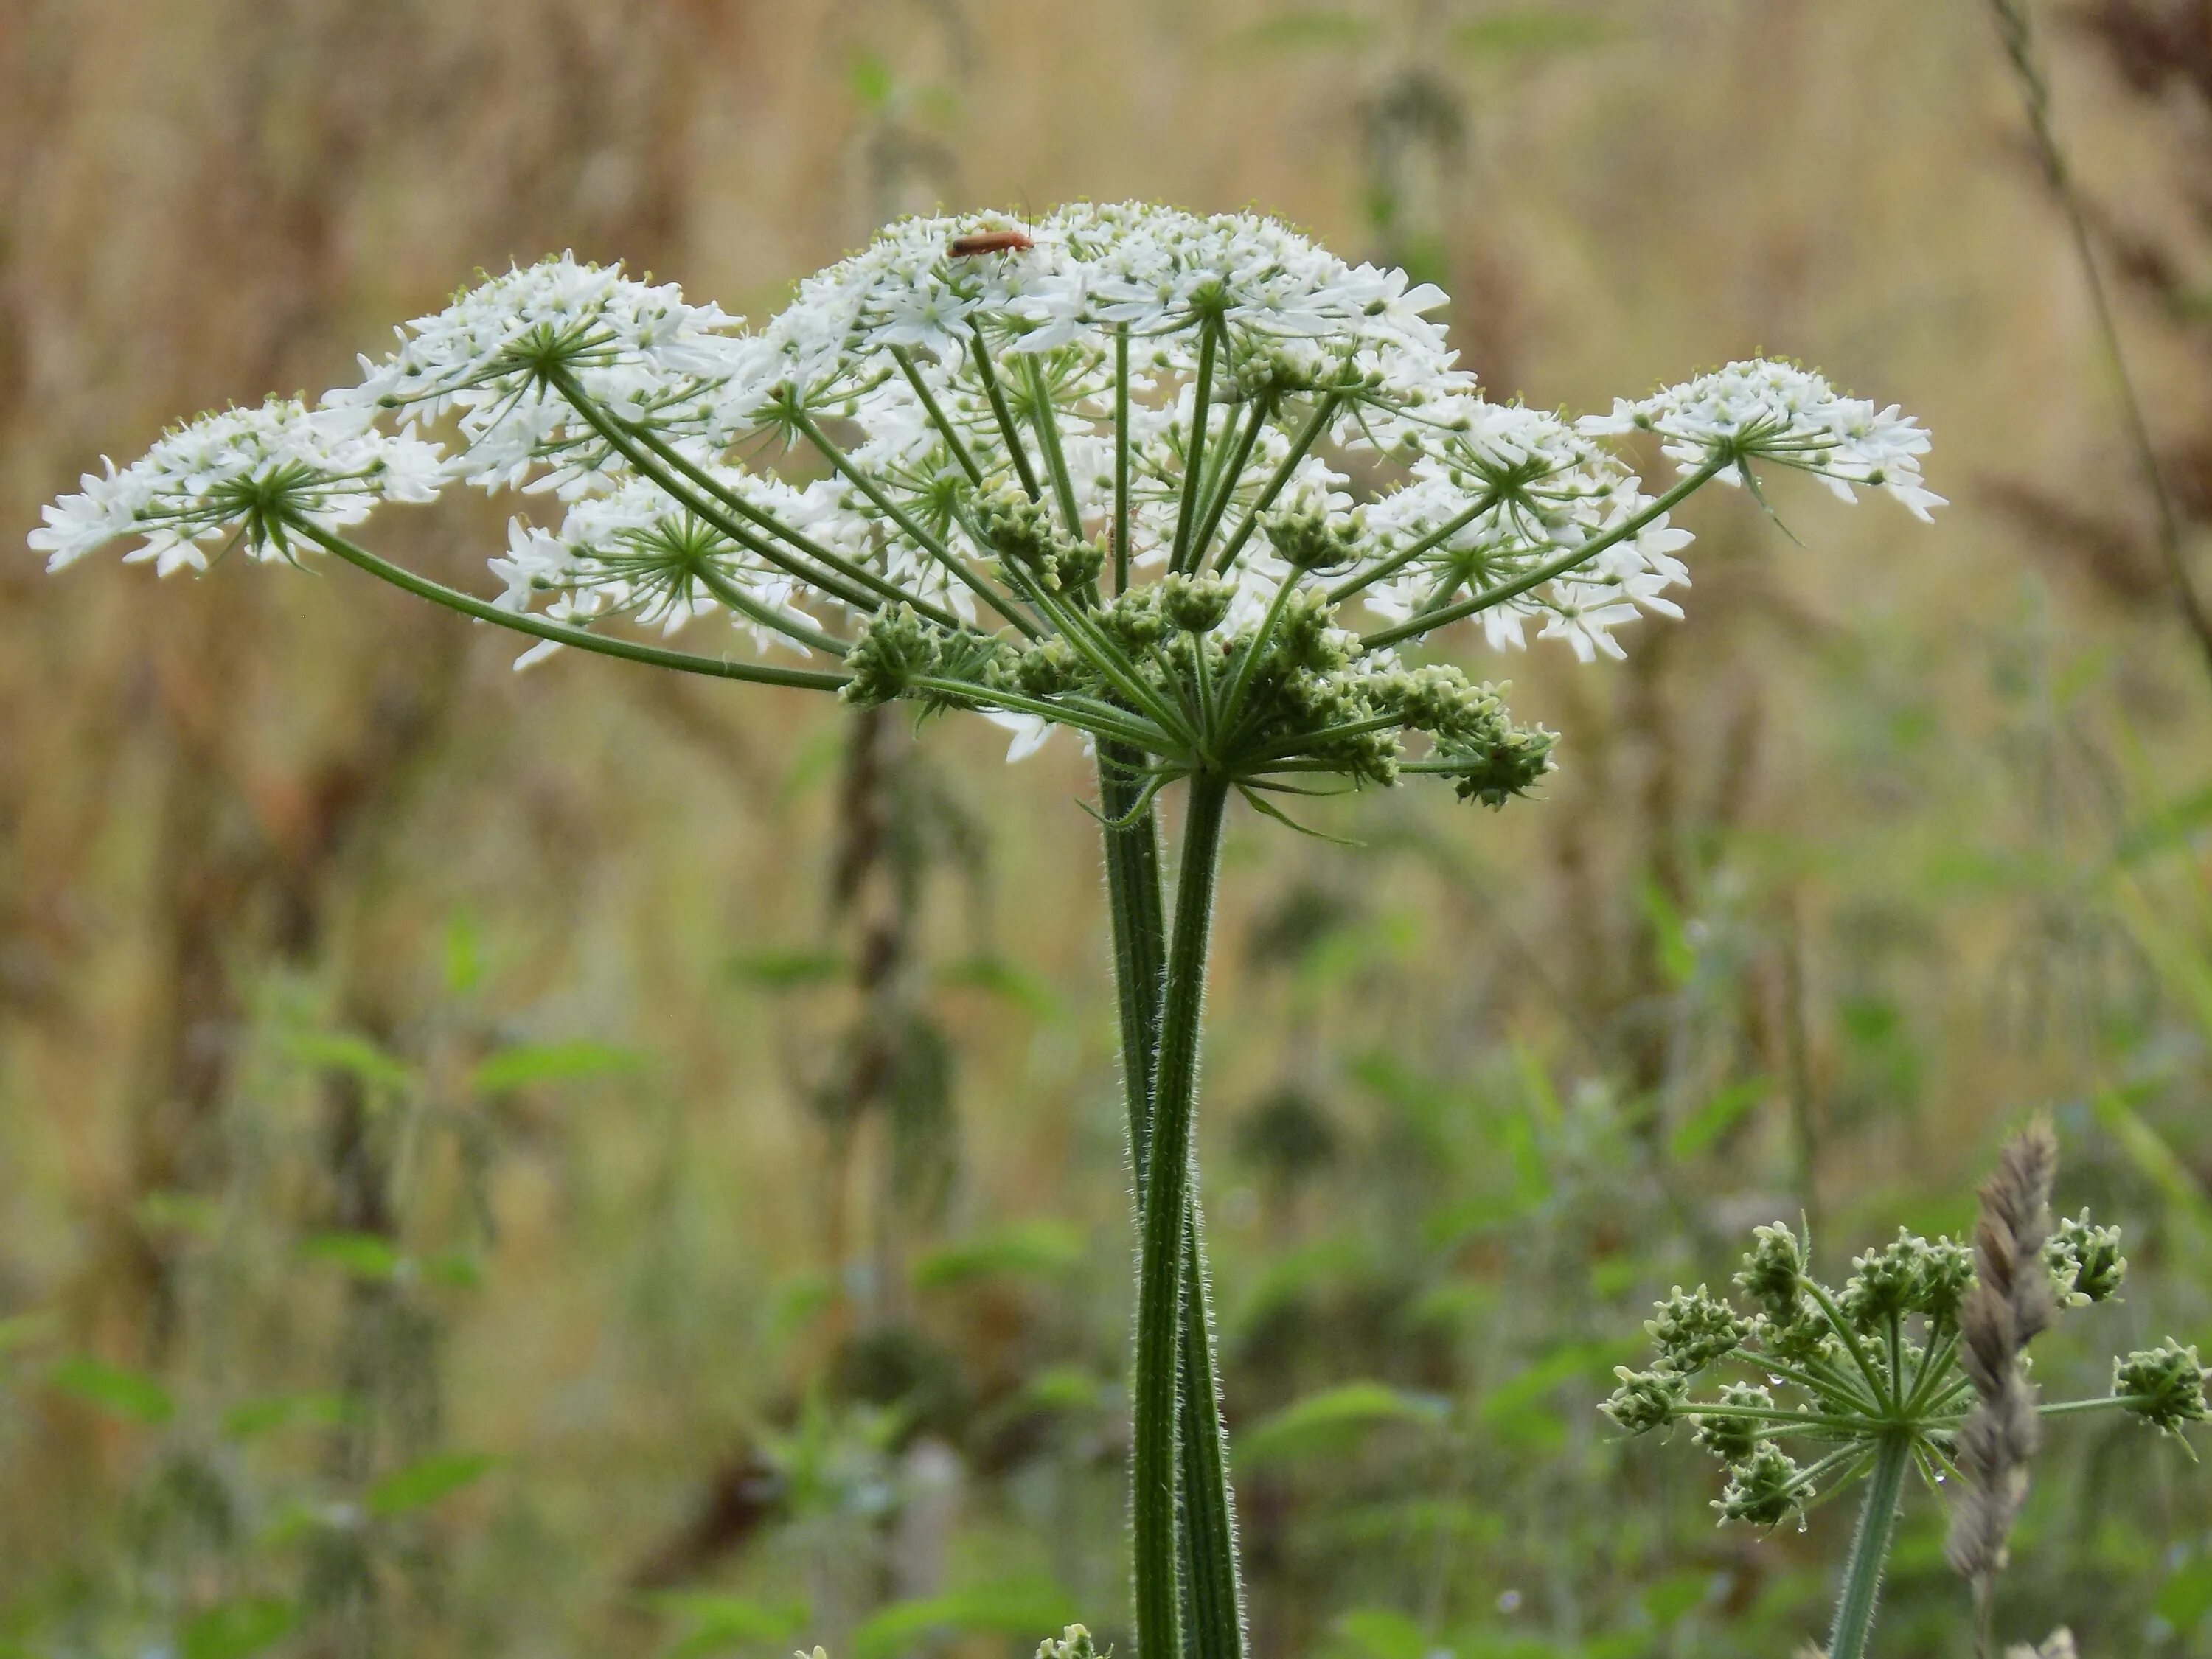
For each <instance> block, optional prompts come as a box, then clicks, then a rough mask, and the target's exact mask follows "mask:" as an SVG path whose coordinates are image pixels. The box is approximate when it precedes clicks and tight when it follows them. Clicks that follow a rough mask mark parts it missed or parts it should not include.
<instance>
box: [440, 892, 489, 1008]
mask: <svg viewBox="0 0 2212 1659" xmlns="http://www.w3.org/2000/svg"><path fill="white" fill-rule="evenodd" d="M444 966H445V976H446V989H447V991H448V992H449V993H451V994H453V995H454V996H457V997H465V996H466V995H467V994H469V993H470V992H471V991H473V990H475V989H476V988H477V986H479V985H481V984H482V983H483V935H482V934H480V933H478V932H477V923H476V918H475V917H474V916H471V915H470V914H469V913H468V912H467V911H465V910H457V911H455V912H454V913H453V920H451V921H448V922H447V924H446V939H445V963H444Z"/></svg>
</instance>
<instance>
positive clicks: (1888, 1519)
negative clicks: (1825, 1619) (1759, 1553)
mask: <svg viewBox="0 0 2212 1659" xmlns="http://www.w3.org/2000/svg"><path fill="white" fill-rule="evenodd" d="M1911 1466H1912V1435H1911V1431H1908V1430H1905V1429H1893V1430H1891V1431H1889V1432H1888V1433H1887V1434H1886V1435H1885V1436H1883V1437H1882V1442H1881V1448H1880V1449H1878V1450H1877V1451H1876V1452H1875V1458H1874V1473H1873V1474H1871V1475H1870V1476H1869V1477H1868V1480H1867V1495H1866V1505H1865V1507H1864V1508H1863V1509H1862V1510H1860V1511H1859V1528H1858V1531H1857V1533H1856V1534H1854V1535H1853V1536H1852V1539H1851V1554H1850V1560H1848V1561H1847V1562H1845V1563H1844V1588H1843V1592H1842V1594H1841V1595H1838V1597H1837V1598H1836V1622H1835V1624H1834V1626H1832V1628H1831V1629H1830V1631H1829V1632H1828V1659H1865V1656H1866V1650H1867V1638H1868V1637H1869V1636H1870V1635H1871V1634H1872V1633H1873V1631H1874V1613H1875V1602H1876V1601H1878V1600H1879V1599H1880V1598H1881V1574H1882V1569H1883V1567H1884V1566H1885V1565H1887V1563H1888V1560H1889V1546H1890V1541H1891V1540H1892V1539H1893V1538H1895V1537H1896V1535H1897V1510H1898V1500H1899V1498H1901V1497H1902V1496H1903V1494H1904V1491H1905V1471H1906V1470H1907V1469H1909V1468H1911Z"/></svg>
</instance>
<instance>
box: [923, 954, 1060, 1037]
mask: <svg viewBox="0 0 2212 1659" xmlns="http://www.w3.org/2000/svg"><path fill="white" fill-rule="evenodd" d="M938 981H939V983H940V984H943V985H945V986H949V987H962V988H969V989H974V990H978V991H988V992H989V993H991V994H992V995H994V996H998V997H1003V998H1005V999H1006V1000H1007V1001H1008V1002H1011V1003H1012V1004H1013V1005H1014V1006H1016V1007H1017V1008H1019V1009H1020V1010H1021V1011H1022V1012H1024V1013H1025V1014H1027V1015H1028V1016H1029V1017H1030V1018H1031V1019H1034V1020H1036V1021H1038V1022H1039V1023H1041V1024H1048V1023H1050V1022H1051V1021H1054V1020H1056V1019H1058V1018H1060V999H1059V998H1058V997H1056V996H1054V994H1053V992H1052V987H1050V986H1049V985H1047V984H1046V983H1045V982H1044V981H1043V980H1042V979H1040V978H1039V977H1038V976H1037V975H1035V974H1032V973H1030V972H1029V971H1028V970H1027V969H1022V968H1018V967H1016V966H1015V965H1014V964H1013V963H1011V962H1008V961H1007V960H1006V958H1005V957H969V959H968V960H967V961H965V962H956V963H951V964H950V965H949V966H947V967H945V968H944V969H940V970H939V973H938Z"/></svg>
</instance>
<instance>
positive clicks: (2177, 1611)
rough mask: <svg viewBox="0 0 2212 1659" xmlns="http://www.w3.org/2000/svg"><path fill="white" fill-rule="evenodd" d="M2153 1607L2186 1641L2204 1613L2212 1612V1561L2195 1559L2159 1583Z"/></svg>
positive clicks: (2152, 1603) (2151, 1605)
mask: <svg viewBox="0 0 2212 1659" xmlns="http://www.w3.org/2000/svg"><path fill="white" fill-rule="evenodd" d="M2150 1610H2151V1611H2152V1612H2153V1613H2156V1614H2157V1615H2158V1616H2159V1617H2160V1618H2161V1619H2163V1620H2166V1623H2167V1624H2169V1625H2171V1626H2173V1633H2174V1635H2175V1636H2176V1637H2178V1638H2181V1639H2182V1640H2184V1641H2186V1640H2187V1639H2188V1638H2189V1635H2190V1632H2192V1631H2194V1630H2195V1629H2196V1628H2197V1626H2199V1625H2200V1624H2202V1623H2203V1621H2204V1615H2205V1614H2206V1613H2212V1561H2193V1562H2191V1563H2190V1564H2189V1565H2187V1566H2185V1567H2184V1568H2182V1569H2181V1571H2179V1572H2177V1573H2175V1574H2174V1575H2173V1577H2171V1578H2169V1579H2167V1580H2166V1583H2163V1584H2160V1586H2159V1587H2158V1595H2156V1596H2155V1597H2154V1599H2153V1600H2152V1601H2151V1604H2150Z"/></svg>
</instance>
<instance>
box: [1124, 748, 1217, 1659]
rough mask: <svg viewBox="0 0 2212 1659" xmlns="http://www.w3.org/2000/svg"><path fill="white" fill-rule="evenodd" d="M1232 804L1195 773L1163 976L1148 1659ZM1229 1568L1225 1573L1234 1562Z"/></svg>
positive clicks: (1151, 1309) (1171, 1626)
mask: <svg viewBox="0 0 2212 1659" xmlns="http://www.w3.org/2000/svg"><path fill="white" fill-rule="evenodd" d="M1228 804H1229V782H1228V780H1227V779H1225V778H1224V777H1222V776H1220V775H1218V774H1217V773H1213V772H1200V773H1199V774H1197V775H1194V777H1193V778H1192V779H1191V783H1190V793H1189V800H1188V806H1187V809H1186V811H1185V816H1184V820H1183V851H1182V868H1181V870H1180V871H1179V872H1177V875H1176V903H1175V933H1174V936H1173V938H1172V939H1170V942H1169V946H1168V961H1167V971H1166V973H1165V975H1164V976H1163V978H1162V980H1161V995H1160V1041H1159V1060H1158V1066H1157V1069H1156V1071H1155V1073H1154V1083H1153V1090H1152V1134H1151V1137H1150V1145H1149V1146H1147V1147H1146V1159H1145V1163H1146V1170H1147V1171H1148V1173H1147V1175H1146V1181H1145V1205H1144V1239H1143V1245H1142V1249H1141V1251H1140V1253H1139V1263H1138V1300H1137V1358H1136V1376H1135V1379H1134V1383H1133V1406H1134V1413H1133V1415H1134V1419H1135V1422H1134V1438H1135V1449H1134V1452H1133V1457H1132V1460H1131V1471H1130V1485H1131V1487H1132V1493H1131V1508H1132V1510H1133V1521H1134V1528H1133V1529H1134V1533H1135V1554H1136V1581H1137V1583H1136V1590H1137V1650H1138V1652H1139V1654H1140V1655H1143V1656H1146V1659H1167V1656H1176V1655H1179V1654H1180V1653H1181V1652H1182V1638H1181V1634H1180V1630H1179V1626H1180V1625H1181V1622H1182V1617H1181V1615H1182V1601H1181V1594H1180V1585H1179V1583H1178V1580H1177V1574H1176V1376H1177V1370H1178V1366H1177V1358H1178V1356H1177V1352H1176V1350H1177V1348H1178V1346H1179V1341H1178V1339H1179V1337H1180V1335H1181V1333H1182V1322H1183V1296H1182V1288H1183V1274H1182V1267H1183V1251H1184V1243H1185V1240H1186V1238H1187V1237H1188V1234H1189V1214H1190V1205H1189V1200H1190V1189H1191V1180H1190V1171H1191V1146H1192V1137H1191V1127H1192V1122H1193V1119H1194V1115H1195V1108H1196V1106H1197V1101H1198V1035H1199V1021H1200V1014H1201V1012H1202V1010H1203V1007H1204V1004H1205V995H1206V946H1207V939H1208V935H1209V933H1210V931H1211V929H1212V921H1213V883H1214V876H1215V873H1216V871H1217V868H1218V864H1219V859H1220V852H1221V827H1222V820H1223V817H1224V816H1225V812H1226V809H1227V807H1228ZM1230 1571H1231V1574H1232V1575H1233V1573H1234V1568H1233V1566H1231V1569H1230ZM1232 1582H1233V1578H1232Z"/></svg>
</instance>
